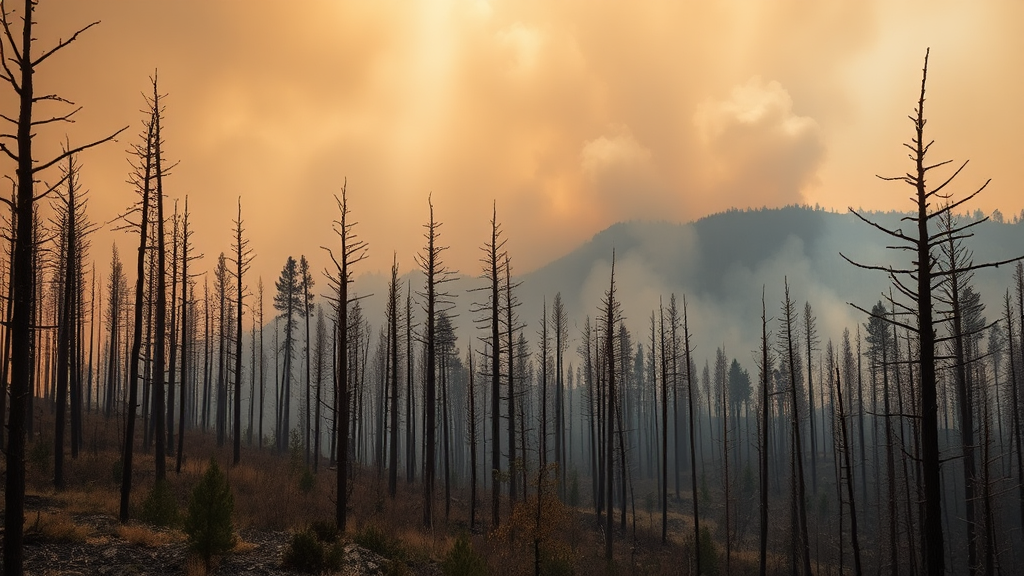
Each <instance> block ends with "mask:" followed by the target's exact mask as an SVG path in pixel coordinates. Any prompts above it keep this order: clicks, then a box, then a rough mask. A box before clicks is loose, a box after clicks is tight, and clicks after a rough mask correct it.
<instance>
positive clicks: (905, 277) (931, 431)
mask: <svg viewBox="0 0 1024 576" xmlns="http://www.w3.org/2000/svg"><path fill="white" fill-rule="evenodd" d="M929 52H930V51H925V57H924V67H923V70H922V74H921V91H920V96H919V98H918V101H917V107H916V109H915V110H914V115H912V116H911V117H910V119H911V121H912V122H913V123H914V136H913V137H912V138H911V141H910V142H909V143H906V144H904V146H905V147H906V148H907V149H909V150H910V159H911V161H912V162H913V163H914V168H913V169H912V170H911V171H908V172H907V173H906V174H905V175H903V176H896V177H881V176H880V178H881V179H883V180H887V181H898V182H903V183H905V184H907V185H909V186H910V187H911V188H913V190H914V192H913V195H912V196H911V199H912V200H913V202H914V204H915V212H914V213H913V215H910V216H905V217H903V218H902V219H901V222H910V223H912V224H913V225H914V226H915V228H916V230H915V231H913V232H910V233H905V232H904V231H903V229H902V228H896V229H893V228H890V227H886V226H883V225H881V224H879V223H877V222H875V221H873V220H870V219H869V218H867V217H866V216H864V215H863V214H861V213H860V212H859V211H856V210H854V209H853V208H852V207H851V208H850V212H851V213H853V214H854V215H855V216H857V218H858V219H860V220H861V221H863V222H865V223H867V224H868V225H870V226H872V227H874V228H875V229H877V230H879V231H881V232H883V233H885V234H886V235H888V236H889V237H891V238H894V239H895V240H896V241H897V242H898V245H896V246H890V248H892V249H895V250H900V251H907V252H910V253H912V254H913V255H914V260H913V262H912V265H911V266H909V267H905V268H898V267H895V266H883V265H869V264H862V263H859V262H856V261H854V260H852V259H850V258H848V257H847V256H845V255H843V258H844V259H846V260H847V261H848V262H850V263H851V264H853V265H854V266H857V267H858V268H862V269H868V270H879V271H882V272H886V273H887V274H888V276H889V278H890V280H891V282H892V284H893V286H895V287H896V289H897V290H898V291H899V293H900V294H902V295H903V296H905V297H906V298H907V299H909V300H910V304H909V305H905V304H899V303H894V305H896V306H897V307H898V308H897V311H896V312H895V314H894V315H893V316H895V318H894V317H893V316H889V317H887V318H885V320H886V321H887V322H894V323H897V324H898V325H900V326H902V327H903V328H905V329H907V330H910V331H911V332H914V333H915V334H916V335H917V342H918V354H917V360H918V363H919V365H920V385H921V392H920V400H919V401H920V414H919V416H920V422H921V427H920V432H921V439H920V452H921V479H922V483H923V485H924V494H923V496H924V498H923V500H924V510H923V515H922V518H921V522H920V529H921V544H922V549H923V557H924V570H925V572H926V573H928V574H942V573H943V572H944V571H945V566H946V559H945V546H944V541H943V528H942V524H943V523H942V486H941V472H940V469H939V464H940V459H939V434H938V427H939V422H938V395H937V387H936V354H935V343H936V334H935V319H934V318H935V310H934V302H933V300H934V299H933V291H934V290H935V289H936V287H937V285H939V284H941V283H943V282H945V281H946V280H947V279H948V277H949V276H950V275H952V274H953V273H954V271H950V270H945V271H944V270H938V269H936V268H937V265H938V258H937V257H936V255H935V254H934V250H935V249H936V248H937V247H939V246H941V245H943V244H944V243H946V242H948V241H949V240H951V239H952V240H960V239H966V238H969V237H970V236H972V232H971V228H973V227H975V226H977V225H979V224H981V223H982V222H985V221H986V220H987V218H980V219H977V220H974V221H972V222H969V223H967V224H964V225H958V226H955V227H947V228H942V227H940V226H938V223H939V221H940V218H942V216H943V215H944V214H946V213H949V212H952V211H953V210H956V209H958V208H959V207H961V206H963V205H964V204H965V203H966V202H968V201H970V200H971V199H973V198H974V197H975V196H977V195H978V194H979V193H981V191H982V190H984V189H985V188H986V187H987V186H988V183H989V181H986V182H985V183H984V184H982V185H981V186H980V187H978V188H976V189H975V190H974V191H973V192H971V193H970V194H968V195H967V196H965V197H963V198H961V199H959V200H955V201H954V200H952V198H953V194H952V193H950V192H946V191H945V190H946V187H947V186H948V185H949V184H950V183H952V181H953V180H954V179H955V178H956V177H957V176H958V175H959V174H960V172H961V171H962V170H963V169H964V167H966V166H967V162H966V161H965V162H964V163H963V164H961V165H960V167H959V168H957V169H956V170H955V171H954V172H953V174H952V175H950V176H949V177H948V178H946V179H945V180H943V181H942V182H941V184H939V185H937V186H932V187H929V185H928V183H927V178H928V177H929V175H930V172H932V171H933V170H935V169H937V168H940V167H942V166H945V165H946V164H949V163H950V162H951V160H945V161H941V162H937V163H934V164H929V162H928V160H927V155H928V151H929V150H930V149H931V146H932V144H933V143H934V141H926V140H925V136H924V128H925V124H926V123H927V120H926V119H925V115H924V104H925V89H926V86H927V81H928V56H929ZM935 202H941V206H940V207H938V208H935V207H933V204H934V203H935ZM1017 260H1020V257H1018V258H1011V259H1008V260H1003V261H1000V262H986V263H983V264H971V265H970V266H967V267H964V268H961V269H959V270H957V271H955V273H966V272H970V271H972V270H977V269H980V268H986V267H994V266H999V265H1000V264H1006V263H1010V262H1015V261H1017ZM854 307H856V308H857V309H858V310H861V311H862V312H864V313H866V314H868V315H870V314H871V313H870V312H869V311H867V310H865V309H863V308H861V307H859V306H856V305H854ZM908 316H909V317H911V320H909V321H904V320H903V319H904V318H906V317H908ZM913 320H916V325H914V324H915V323H914V322H913Z"/></svg>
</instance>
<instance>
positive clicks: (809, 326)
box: [804, 302, 824, 494]
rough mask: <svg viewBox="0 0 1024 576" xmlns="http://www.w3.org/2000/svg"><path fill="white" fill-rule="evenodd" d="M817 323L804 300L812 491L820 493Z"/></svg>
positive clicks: (809, 306)
mask: <svg viewBox="0 0 1024 576" xmlns="http://www.w3.org/2000/svg"><path fill="white" fill-rule="evenodd" d="M816 323H817V319H816V318H815V317H814V314H813V311H812V310H811V303H810V302H804V338H805V340H806V343H807V407H808V408H807V417H808V422H807V425H808V426H809V427H810V432H811V434H810V437H811V492H812V493H814V494H817V493H818V473H817V470H818V441H817V439H816V437H815V434H814V385H813V375H814V370H813V364H814V363H813V362H812V361H811V354H812V353H813V351H814V346H815V345H816V344H818V343H819V342H818V341H817V336H816V335H815V324H816ZM818 385H819V386H820V385H821V383H820V382H819V383H818ZM822 409H824V407H823V408H822Z"/></svg>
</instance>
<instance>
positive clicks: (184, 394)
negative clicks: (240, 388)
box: [172, 195, 202, 474]
mask: <svg viewBox="0 0 1024 576" xmlns="http://www.w3.org/2000/svg"><path fill="white" fill-rule="evenodd" d="M188 216H189V214H188V196H187V195H186V196H185V211H184V212H182V214H181V385H180V394H179V395H180V396H181V400H180V401H179V403H178V454H177V458H176V459H175V462H174V473H175V474H181V461H182V458H183V456H184V444H185V405H186V398H188V397H189V396H188V395H189V394H190V393H192V392H194V391H190V390H189V389H188V375H189V364H188V361H189V359H190V354H189V346H188V343H189V336H190V334H191V332H190V331H191V328H190V326H189V323H188V319H189V312H190V311H191V310H192V306H191V303H192V302H193V300H194V298H195V294H194V292H195V290H194V288H193V289H192V290H190V287H191V280H192V277H191V276H189V274H188V263H189V262H190V261H192V260H195V259H197V258H202V255H201V254H199V255H196V256H193V255H191V253H190V248H189V247H190V240H191V239H192V230H190V229H189V227H188ZM193 341H194V339H193ZM172 364H173V363H172ZM193 410H194V409H193Z"/></svg>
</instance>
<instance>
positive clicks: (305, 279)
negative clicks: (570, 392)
mask: <svg viewBox="0 0 1024 576" xmlns="http://www.w3.org/2000/svg"><path fill="white" fill-rule="evenodd" d="M299 281H300V282H301V290H302V318H303V320H304V322H305V325H306V340H305V343H306V353H305V357H306V425H305V432H306V436H305V442H304V443H303V446H304V447H305V450H306V467H307V468H309V450H310V443H309V435H310V433H311V432H312V430H311V428H312V423H311V420H310V419H311V418H312V412H313V411H312V410H311V409H310V360H311V357H310V350H309V318H310V316H312V315H313V285H314V284H315V282H313V276H312V274H310V272H309V261H308V260H306V257H305V256H302V255H300V256H299ZM239 326H241V324H239ZM239 342H241V338H239Z"/></svg>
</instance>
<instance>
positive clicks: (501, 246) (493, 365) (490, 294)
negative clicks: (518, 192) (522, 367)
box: [472, 204, 515, 528]
mask: <svg viewBox="0 0 1024 576" xmlns="http://www.w3.org/2000/svg"><path fill="white" fill-rule="evenodd" d="M480 250H481V251H483V253H484V255H483V256H482V257H481V258H480V262H481V263H482V264H483V273H482V275H481V277H482V279H484V280H486V282H487V284H486V285H485V286H482V287H480V288H478V289H477V290H479V291H486V294H487V302H485V303H483V304H477V305H475V306H474V307H473V309H472V312H474V313H476V314H480V316H479V317H478V318H477V323H478V324H479V325H481V326H482V327H484V328H486V329H488V331H489V334H488V336H486V337H482V338H481V340H482V341H483V343H484V350H485V355H487V354H489V356H486V358H485V360H486V361H487V362H488V364H489V367H488V370H489V372H490V373H489V374H488V376H489V377H490V384H491V386H490V399H491V526H492V528H496V527H497V526H498V525H499V524H500V522H501V508H500V505H499V504H500V498H501V490H500V489H499V486H500V485H501V481H500V478H501V433H500V424H501V414H500V413H499V412H500V408H501V403H500V400H501V340H500V338H501V335H500V328H501V317H500V312H501V308H500V296H501V275H500V273H501V272H502V259H503V258H505V257H506V256H507V254H506V253H505V239H504V238H502V237H501V224H499V223H498V209H497V204H495V205H494V206H493V207H492V211H491V236H490V239H489V240H488V241H487V242H486V243H485V244H484V245H483V246H482V247H481V248H480ZM509 345H510V347H509V356H508V357H509V367H510V368H509V369H510V370H511V366H512V364H513V362H512V354H511V350H512V348H511V342H510V343H509ZM509 386H510V390H511V384H510V385H509ZM510 402H511V400H510ZM511 415H512V414H511V411H510V412H509V417H510V418H511ZM509 443H510V444H509V446H510V453H511V454H514V448H515V436H514V434H511V433H510V435H509ZM512 457H514V456H512ZM509 464H510V466H509V478H510V482H511V483H510V487H509V490H510V494H509V497H510V499H515V488H514V486H515V476H514V472H513V470H512V467H511V461H510V462H509Z"/></svg>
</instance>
